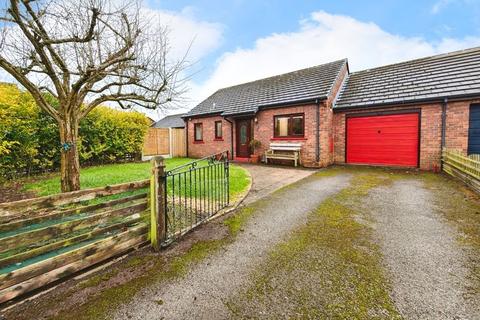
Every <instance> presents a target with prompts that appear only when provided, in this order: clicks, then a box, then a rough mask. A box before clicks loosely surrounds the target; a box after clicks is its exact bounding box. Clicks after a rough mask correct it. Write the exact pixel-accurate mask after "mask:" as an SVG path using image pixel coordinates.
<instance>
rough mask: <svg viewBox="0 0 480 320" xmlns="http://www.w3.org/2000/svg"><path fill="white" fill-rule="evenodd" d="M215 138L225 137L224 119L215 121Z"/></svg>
mask: <svg viewBox="0 0 480 320" xmlns="http://www.w3.org/2000/svg"><path fill="white" fill-rule="evenodd" d="M215 139H218V140H221V139H223V132H222V121H215Z"/></svg>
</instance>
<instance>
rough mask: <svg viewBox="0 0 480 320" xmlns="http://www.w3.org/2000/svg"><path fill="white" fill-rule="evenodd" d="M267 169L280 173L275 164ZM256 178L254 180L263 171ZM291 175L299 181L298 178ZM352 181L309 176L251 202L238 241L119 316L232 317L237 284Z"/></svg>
mask: <svg viewBox="0 0 480 320" xmlns="http://www.w3.org/2000/svg"><path fill="white" fill-rule="evenodd" d="M265 168H268V167H265ZM268 170H269V171H271V172H275V171H277V172H280V171H281V170H279V169H277V170H275V169H274V168H270V169H268ZM310 173H311V172H310ZM310 173H309V174H310ZM252 176H253V179H254V181H255V177H257V179H258V177H259V174H258V173H257V174H252ZM290 179H292V180H295V178H293V177H290ZM297 180H298V179H297ZM348 181H349V175H347V174H339V175H335V176H333V177H327V178H325V179H317V178H306V179H305V180H302V181H301V182H300V183H298V184H297V185H295V186H294V187H292V188H289V189H287V190H281V191H280V192H277V193H273V194H271V195H270V196H268V197H266V198H264V199H262V200H260V201H259V202H257V203H254V204H251V206H252V207H253V208H254V210H255V214H254V216H253V217H252V218H251V219H250V221H249V222H248V223H247V224H246V226H245V227H244V229H243V232H241V233H240V234H239V235H238V237H237V239H236V241H234V242H233V243H231V244H229V245H227V246H225V247H224V248H222V250H221V251H220V252H218V253H217V254H214V255H212V256H210V257H208V258H207V259H205V260H204V261H203V262H201V263H200V264H198V265H196V266H195V268H193V269H192V270H191V271H190V272H189V273H188V274H187V276H185V277H184V278H181V279H178V280H177V281H173V282H171V283H168V284H166V285H165V284H159V285H157V286H153V287H151V288H149V289H147V290H145V291H144V292H142V293H141V294H139V295H138V296H137V297H136V298H135V299H134V300H133V301H131V302H130V303H128V304H127V305H124V306H123V307H122V308H121V309H120V310H118V312H117V313H116V315H115V318H116V319H226V318H230V317H231V314H230V311H229V309H228V306H227V305H226V302H227V300H228V298H229V297H230V296H232V295H233V294H234V293H235V292H236V291H237V289H238V288H241V287H244V286H246V285H247V284H248V276H249V274H250V273H251V272H253V271H254V270H255V267H256V266H258V265H259V263H260V262H261V261H262V259H263V258H264V257H265V256H266V255H268V252H269V250H270V249H271V248H272V247H273V246H275V245H277V244H278V243H279V242H280V241H281V240H282V238H284V237H285V236H287V235H288V234H289V233H290V232H291V231H292V230H294V229H295V228H296V227H297V226H299V225H302V224H304V223H306V221H307V217H308V213H309V212H310V211H311V210H313V209H315V208H316V207H317V206H318V205H319V204H320V203H321V202H322V201H323V200H324V199H326V198H327V197H329V196H330V195H332V194H335V193H337V192H338V191H340V190H341V189H343V188H344V187H346V186H347V185H348ZM259 185H261V183H257V188H259V189H257V190H258V192H261V193H267V192H268V193H269V192H272V191H273V190H274V187H272V185H273V184H269V185H267V186H265V187H263V188H260V187H259ZM256 197H258V196H256ZM251 201H252V200H250V202H251ZM146 297H148V298H146ZM155 301H162V303H161V304H158V303H155Z"/></svg>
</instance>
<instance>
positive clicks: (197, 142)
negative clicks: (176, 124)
mask: <svg viewBox="0 0 480 320" xmlns="http://www.w3.org/2000/svg"><path fill="white" fill-rule="evenodd" d="M204 143H205V142H203V141H193V144H204Z"/></svg>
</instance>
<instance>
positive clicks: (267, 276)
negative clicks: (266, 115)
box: [115, 167, 480, 319]
mask: <svg viewBox="0 0 480 320" xmlns="http://www.w3.org/2000/svg"><path fill="white" fill-rule="evenodd" d="M249 169H250V170H261V169H260V168H258V167H256V168H253V167H252V168H249ZM268 170H274V168H271V169H268ZM302 173H303V172H302ZM259 175H260V173H259V172H256V173H255V174H254V175H253V176H254V177H255V176H257V177H258V176H259ZM267 175H268V176H271V174H267ZM306 175H307V176H309V174H306ZM290 179H293V180H295V179H296V177H295V174H294V175H293V176H291V177H290ZM263 183H264V186H263V187H262V184H261V183H257V185H256V188H258V189H257V190H258V191H257V192H258V193H264V194H269V195H267V196H266V197H264V198H263V199H261V200H259V201H257V202H253V203H252V201H254V199H255V198H254V199H252V200H250V201H249V205H248V206H247V209H250V210H252V211H253V212H254V213H253V216H252V217H251V218H250V220H249V221H248V223H247V224H246V225H245V226H244V227H243V229H242V231H243V232H241V233H240V234H239V235H238V237H237V238H236V240H235V241H233V242H232V243H229V244H228V245H226V246H225V247H223V248H222V249H221V250H220V251H219V252H217V253H215V254H213V255H211V256H209V257H208V258H206V259H205V260H203V261H202V262H201V263H199V264H198V265H196V266H195V267H193V268H192V269H191V270H190V272H189V273H188V274H187V275H186V276H185V277H182V278H180V279H177V280H174V281H171V282H169V283H166V284H165V283H164V284H159V285H155V286H153V287H151V288H148V289H146V290H145V291H144V292H142V293H141V294H139V295H137V296H136V297H135V299H134V300H133V301H131V302H130V303H128V304H126V305H124V306H123V307H122V308H121V309H120V310H118V311H117V313H116V314H115V318H116V319H227V318H260V319H278V318H310V319H316V318H364V319H367V318H373V317H375V318H383V319H392V318H405V319H478V318H479V315H480V307H479V306H480V290H479V289H480V282H479V279H480V278H479V275H478V270H480V269H479V268H480V261H479V259H478V256H479V253H480V248H479V247H478V244H480V241H479V240H480V238H479V237H480V235H479V232H478V231H479V227H480V215H479V214H478V213H479V212H480V206H479V202H478V197H477V196H476V195H473V194H472V193H470V192H469V191H468V190H467V189H465V188H464V187H462V185H460V184H458V183H456V182H452V181H451V180H450V179H448V178H446V177H444V176H441V175H433V174H418V173H408V172H403V171H390V170H382V169H368V168H333V169H327V170H323V171H320V172H319V173H317V174H315V175H312V176H309V177H307V178H305V179H303V180H301V181H300V182H297V183H295V184H294V185H292V186H289V187H287V188H283V189H281V190H279V191H276V192H273V190H275V189H276V188H275V187H269V186H273V185H274V184H275V183H270V184H268V183H265V182H263ZM272 192H273V193H272ZM147 297H148V298H147ZM155 301H157V302H158V301H161V303H156V302H155Z"/></svg>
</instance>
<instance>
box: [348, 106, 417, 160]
mask: <svg viewBox="0 0 480 320" xmlns="http://www.w3.org/2000/svg"><path fill="white" fill-rule="evenodd" d="M418 147H419V113H418V112H414V113H404V114H386V115H366V116H347V122H346V162H347V163H351V164H369V165H388V166H402V167H417V166H418V159H419V156H418V155H419V153H418Z"/></svg>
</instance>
